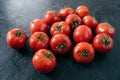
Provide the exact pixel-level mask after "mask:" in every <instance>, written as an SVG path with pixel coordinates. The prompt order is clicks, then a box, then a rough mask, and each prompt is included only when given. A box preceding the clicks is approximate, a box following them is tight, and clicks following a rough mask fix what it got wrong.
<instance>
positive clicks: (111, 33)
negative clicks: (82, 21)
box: [96, 22, 115, 38]
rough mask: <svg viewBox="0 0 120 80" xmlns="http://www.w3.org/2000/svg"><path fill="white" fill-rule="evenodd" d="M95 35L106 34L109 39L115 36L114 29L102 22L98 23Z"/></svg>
mask: <svg viewBox="0 0 120 80" xmlns="http://www.w3.org/2000/svg"><path fill="white" fill-rule="evenodd" d="M96 33H97V34H99V33H106V34H108V35H109V36H110V37H112V38H113V37H114V35H115V29H114V27H112V26H111V25H110V24H109V23H107V22H102V23H100V24H99V25H98V26H97V27H96Z"/></svg>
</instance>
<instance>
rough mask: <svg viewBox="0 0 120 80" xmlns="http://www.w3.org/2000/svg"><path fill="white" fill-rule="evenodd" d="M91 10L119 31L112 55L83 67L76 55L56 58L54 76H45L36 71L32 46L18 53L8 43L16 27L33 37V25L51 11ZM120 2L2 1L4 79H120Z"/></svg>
mask: <svg viewBox="0 0 120 80" xmlns="http://www.w3.org/2000/svg"><path fill="white" fill-rule="evenodd" d="M79 5H86V6H88V7H89V9H90V12H91V15H94V16H95V17H96V19H97V20H98V21H99V22H104V21H107V22H109V23H110V24H111V25H112V26H114V27H115V29H116V35H115V37H114V42H115V45H114V48H113V49H112V51H110V52H109V53H108V54H105V55H96V57H95V59H94V61H93V62H92V63H90V64H87V65H81V64H78V63H76V62H75V61H74V59H73V57H72V53H69V54H67V55H65V56H60V55H56V57H57V66H56V68H55V70H54V71H53V72H52V73H49V74H42V73H40V72H38V71H36V70H35V69H34V67H33V66H32V63H31V60H32V56H33V54H34V51H32V50H31V49H30V47H29V45H28V40H27V43H26V46H25V47H24V48H23V49H22V50H19V51H17V50H14V49H12V48H10V47H9V46H8V45H7V43H6V33H7V32H8V30H10V29H13V28H21V29H24V30H25V32H26V33H27V36H28V37H29V36H30V31H29V23H30V21H31V20H33V19H36V18H41V19H42V18H43V15H44V13H45V12H46V11H48V10H56V11H58V10H59V9H60V8H61V7H63V6H69V7H72V8H74V10H75V8H76V7H77V6H79ZM119 30H120V0H0V80H120V53H119V50H120V46H119V45H120V35H119V34H120V31H119Z"/></svg>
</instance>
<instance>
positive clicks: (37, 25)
mask: <svg viewBox="0 0 120 80" xmlns="http://www.w3.org/2000/svg"><path fill="white" fill-rule="evenodd" d="M47 30H48V25H47V23H46V22H45V21H44V20H40V19H35V20H33V21H31V23H30V32H31V33H32V34H33V33H34V32H47Z"/></svg>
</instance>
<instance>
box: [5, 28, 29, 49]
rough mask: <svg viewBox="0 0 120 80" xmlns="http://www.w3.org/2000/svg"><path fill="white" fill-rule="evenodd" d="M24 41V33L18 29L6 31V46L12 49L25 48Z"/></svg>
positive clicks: (25, 37)
mask: <svg viewBox="0 0 120 80" xmlns="http://www.w3.org/2000/svg"><path fill="white" fill-rule="evenodd" d="M26 39H27V36H26V33H25V32H24V31H23V30H22V29H20V28H15V29H11V30H10V31H8V33H7V36H6V40H7V43H8V45H9V46H10V47H12V48H13V49H21V48H23V47H24V46H25V43H26Z"/></svg>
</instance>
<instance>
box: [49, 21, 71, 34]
mask: <svg viewBox="0 0 120 80" xmlns="http://www.w3.org/2000/svg"><path fill="white" fill-rule="evenodd" d="M70 32H71V29H70V27H69V25H68V24H67V23H65V22H64V21H62V22H56V23H54V24H53V25H52V26H51V28H50V33H51V35H52V36H53V35H56V34H60V33H63V34H66V35H69V34H70Z"/></svg>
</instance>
